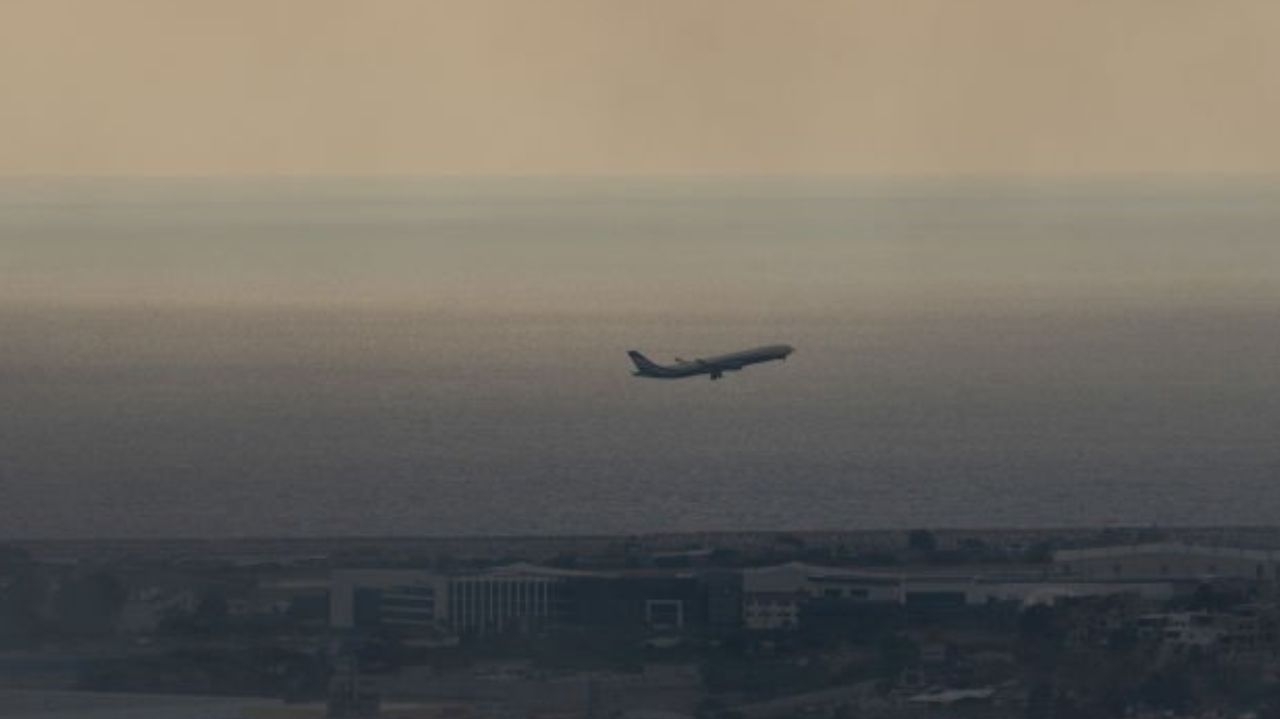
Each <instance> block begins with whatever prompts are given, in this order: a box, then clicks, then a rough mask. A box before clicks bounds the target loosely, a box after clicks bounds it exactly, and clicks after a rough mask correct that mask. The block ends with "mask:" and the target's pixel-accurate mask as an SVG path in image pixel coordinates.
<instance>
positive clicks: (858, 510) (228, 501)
mask: <svg viewBox="0 0 1280 719" xmlns="http://www.w3.org/2000/svg"><path fill="white" fill-rule="evenodd" d="M2 187H3V191H2V192H0V198H2V201H0V302H2V304H0V338H3V342H2V344H0V392H2V395H0V400H2V402H0V534H2V535H4V536H9V537H29V536H40V537H85V536H157V535H184V536H191V535H195V536H229V535H281V534H283V535H311V534H325V535H341V534H469V533H526V532H531V533H555V532H620V531H628V532H629V531H648V530H654V531H658V530H681V529H685V530H696V529H744V528H758V529H776V528H837V527H851V528H852V527H894V526H925V525H929V526H996V525H1013V526H1031V525H1055V526H1056V525H1083V524H1111V523H1139V524H1147V523H1157V524H1216V523H1241V524H1247V523H1274V522H1275V521H1276V518H1277V517H1280V440H1278V438H1277V427H1280V332H1277V329H1278V328H1280V187H1277V186H1274V185H1256V184H1255V185H1245V184H1240V183H1236V184H1215V183H1210V182H1201V183H1186V184H1181V185H1172V184H1167V183H1166V184H1158V183H1148V184H1141V183H1127V184H1126V183H1109V184H1102V183H1097V184H1081V183H1077V184H1074V185H1070V184H1058V185H1042V186H1034V185H1003V186H1001V185H985V186H980V185H966V186H949V185H944V184H940V183H914V184H913V183H874V182H848V181H846V182H838V181H818V180H810V181H789V182H783V181H764V180H761V181H752V182H736V183H729V182H720V181H711V180H678V181H676V180H671V181H643V182H641V181H629V182H623V181H600V182H584V181H577V182H568V181H559V182H548V181H532V180H524V181H517V180H507V181H470V182H461V181H453V182H449V181H380V182H376V183H359V182H339V181H332V182H326V183H316V182H311V183H302V182H283V181H257V182H235V183H232V182H212V181H203V182H199V181H181V182H173V183H159V182H152V183H143V182H122V181H114V182H113V181H95V182H88V181H85V182H74V183H69V182H59V181H39V182H37V181H28V182H10V183H8V184H7V185H3V186H2ZM770 342H788V343H791V344H794V345H796V347H797V348H798V352H797V353H796V354H795V355H794V356H793V357H792V358H791V359H790V360H789V361H788V362H786V363H785V364H782V363H779V364H771V365H764V366H760V367H754V368H750V369H748V370H746V371H745V372H743V373H741V374H739V375H731V376H729V377H727V378H726V379H725V380H724V381H721V382H714V383H713V382H709V381H706V380H705V379H691V380H686V381H682V382H655V381H645V380H641V379H636V378H632V377H630V376H629V370H630V368H629V366H628V364H627V360H626V357H625V354H624V352H625V350H627V349H631V348H639V349H642V350H644V351H646V352H647V353H649V354H650V355H651V356H653V357H654V358H655V359H667V358H670V357H671V356H673V355H680V356H685V357H690V356H697V355H700V354H712V353H718V352H723V351H730V350H734V349H739V348H741V347H746V346H752V345H756V344H764V343H770Z"/></svg>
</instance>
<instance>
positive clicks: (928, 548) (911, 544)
mask: <svg viewBox="0 0 1280 719" xmlns="http://www.w3.org/2000/svg"><path fill="white" fill-rule="evenodd" d="M907 547H908V548H909V549H911V550H912V551H914V552H926V553H928V552H934V551H937V549H938V538H937V537H935V536H933V532H930V531H929V530H927V529H913V530H911V532H910V533H909V534H908V535H907Z"/></svg>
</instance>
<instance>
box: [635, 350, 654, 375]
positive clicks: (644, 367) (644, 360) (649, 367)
mask: <svg viewBox="0 0 1280 719" xmlns="http://www.w3.org/2000/svg"><path fill="white" fill-rule="evenodd" d="M627 356H628V357H630V358H631V362H632V364H634V365H635V366H636V369H638V370H640V371H641V372H657V371H659V370H661V369H662V368H661V367H659V366H658V365H656V364H654V362H653V361H652V360H650V359H649V358H648V357H645V356H644V355H642V354H640V353H639V352H637V351H635V350H631V351H629V352H627Z"/></svg>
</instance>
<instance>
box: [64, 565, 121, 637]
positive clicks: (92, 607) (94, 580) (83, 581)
mask: <svg viewBox="0 0 1280 719" xmlns="http://www.w3.org/2000/svg"><path fill="white" fill-rule="evenodd" d="M125 599H126V596H125V590H124V587H123V586H122V585H121V584H120V580H118V579H116V578H115V577H114V576H113V575H111V574H108V573H106V572H96V573H94V574H90V575H88V576H84V577H80V578H77V579H73V580H71V581H69V582H67V583H65V584H63V585H62V587H61V589H60V590H59V591H58V594H57V596H56V597H55V598H54V606H55V607H56V608H57V617H58V624H59V626H60V627H61V628H62V629H63V630H64V631H66V632H68V633H70V634H73V635H102V634H108V633H110V632H111V631H112V630H113V629H114V628H115V621H116V617H117V616H119V614H120V610H121V609H123V608H124V602H125Z"/></svg>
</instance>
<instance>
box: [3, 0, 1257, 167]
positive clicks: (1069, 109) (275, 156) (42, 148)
mask: <svg viewBox="0 0 1280 719" xmlns="http://www.w3.org/2000/svg"><path fill="white" fill-rule="evenodd" d="M1277 25H1280V7H1277V5H1276V4H1275V3H1273V2H1269V1H1267V0H1226V1H1224V2H1213V3H1208V2H1196V1H1194V0H1122V1H1120V2H1106V1H1102V0H1080V1H1076V2H1035V3H1029V2H1023V1H1020V0H974V1H972V2H953V1H951V0H917V1H912V2H867V1H862V2H843V1H834V0H800V1H799V2H781V1H777V0H694V1H692V2H690V1H688V0H651V1H649V2H625V1H623V0H539V1H538V2H526V1H524V0H434V1H432V2H416V1H411V0H372V1H367V2H347V1H342V0H223V1H221V2H200V1H196V0H179V1H177V2H174V1H172V0H118V1H116V2H99V1H98V0H6V2H4V3H3V4H2V5H0V90H2V91H3V93H4V97H5V103H4V108H3V110H2V111H0V172H3V173H6V174H60V175H67V174H73V175H74V174H86V173H87V174H137V173H142V174H163V175H175V174H177V175H184V174H195V175H203V174H219V175H243V174H253V175H257V174H281V173H283V174H315V173H320V174H338V175H343V174H353V173H354V174H379V173H399V174H423V173H425V174H438V173H446V174H458V173H464V174H474V173H481V174H513V173H514V174H563V173H573V174H583V173H586V174H618V173H625V174H637V173H638V174H653V173H657V174H669V173H681V174H685V173H729V174H740V173H755V174H759V173H854V174H872V175H880V174H919V173H926V174H988V173H996V174H1012V175H1028V174H1029V175H1040V174H1064V173H1065V174H1075V175H1081V174H1084V175H1088V174H1098V173H1106V174H1111V173H1139V174H1150V173H1241V172H1243V173H1274V172H1276V170H1277V166H1278V162H1280V138H1278V136H1277V134H1276V133H1275V131H1274V128H1275V127H1277V126H1280V83H1277V82H1275V68H1276V67H1277V66H1278V65H1280V45H1278V44H1277V43H1276V42H1275V41H1274V40H1275V38H1274V29H1275V28H1276V27H1277Z"/></svg>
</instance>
